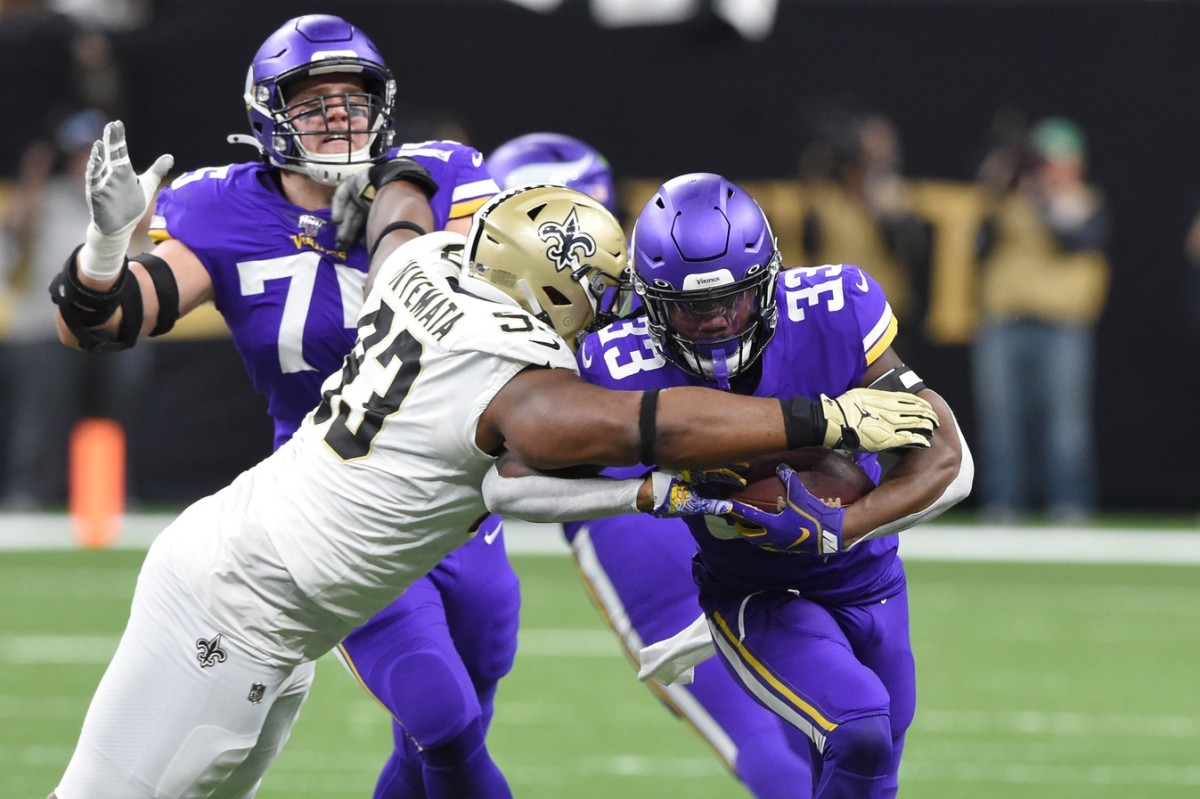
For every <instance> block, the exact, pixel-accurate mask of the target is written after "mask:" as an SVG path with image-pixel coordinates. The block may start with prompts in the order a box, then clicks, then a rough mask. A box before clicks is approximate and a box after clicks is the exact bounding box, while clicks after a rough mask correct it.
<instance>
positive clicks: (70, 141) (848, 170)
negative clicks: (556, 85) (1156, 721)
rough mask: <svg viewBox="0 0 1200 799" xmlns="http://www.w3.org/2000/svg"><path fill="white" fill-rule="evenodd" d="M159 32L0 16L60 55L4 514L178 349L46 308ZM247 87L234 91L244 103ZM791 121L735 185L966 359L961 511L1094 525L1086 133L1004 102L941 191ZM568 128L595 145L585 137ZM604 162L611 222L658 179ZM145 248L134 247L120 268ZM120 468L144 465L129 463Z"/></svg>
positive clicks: (417, 130) (18, 183)
mask: <svg viewBox="0 0 1200 799" xmlns="http://www.w3.org/2000/svg"><path fill="white" fill-rule="evenodd" d="M152 20H153V4H152V3H151V2H149V0H124V1H123V2H116V1H114V0H90V1H89V0H58V2H37V1H36V0H23V1H16V0H3V2H0V26H4V27H6V28H8V33H9V34H12V33H13V32H14V31H16V30H18V29H23V30H28V31H29V33H30V35H37V36H40V37H48V38H49V39H50V40H53V41H54V42H57V43H58V45H59V46H61V48H62V52H64V53H66V55H67V60H68V68H67V69H66V73H65V74H66V76H67V85H66V86H65V87H64V91H63V92H62V93H61V94H60V95H59V96H57V97H55V98H54V99H53V102H49V103H47V104H46V105H45V106H44V107H43V108H41V109H39V111H38V112H36V113H34V112H31V113H25V114H20V115H14V116H12V117H10V120H9V122H8V123H7V124H9V125H20V126H22V128H23V132H22V139H23V140H25V141H26V142H27V146H26V147H25V149H24V151H23V152H22V153H21V155H20V159H19V167H18V169H17V171H16V172H15V173H14V174H4V175H0V363H2V364H3V371H2V373H0V409H3V413H0V510H16V511H23V510H38V509H55V508H60V507H62V506H63V504H64V503H65V502H66V499H67V483H66V475H67V457H68V436H69V433H70V431H71V429H72V427H73V425H74V424H75V422H76V421H78V420H79V419H82V418H86V417H89V416H105V417H112V418H116V419H118V421H121V422H122V424H124V425H125V426H126V429H133V428H134V427H136V426H137V425H138V424H139V423H140V422H139V420H141V419H143V418H144V416H145V414H146V408H147V407H148V406H147V402H146V399H147V396H146V395H147V394H148V392H149V389H148V388H147V387H148V386H150V385H152V384H153V383H154V381H152V380H150V379H148V375H150V374H151V373H152V372H153V371H154V369H155V359H156V357H157V356H158V354H159V350H160V349H162V348H169V347H172V346H173V343H172V340H171V338H172V337H171V336H168V337H166V339H164V340H163V341H156V342H150V341H143V342H142V343H141V344H139V346H138V347H136V348H134V349H133V350H131V351H128V352H124V353H120V354H119V355H118V356H116V357H112V356H110V357H104V358H97V357H92V356H87V355H84V354H82V353H80V352H76V351H72V350H68V349H67V348H65V347H63V346H62V345H60V344H59V343H58V336H57V332H56V330H55V328H54V323H53V316H54V314H53V306H52V305H51V303H50V302H49V298H48V295H47V294H46V287H47V285H48V283H49V281H50V279H51V277H52V276H53V275H54V274H55V273H56V272H57V271H59V270H60V269H61V268H62V264H63V263H64V262H65V261H66V259H67V258H68V256H69V255H70V254H71V253H72V251H73V250H74V248H75V247H76V246H77V245H78V244H79V243H80V242H81V241H82V237H83V232H84V230H85V228H86V226H87V223H88V211H87V207H86V204H85V201H84V192H83V170H84V166H85V164H86V160H87V155H88V152H89V150H90V148H91V144H92V142H93V141H94V140H95V139H96V138H97V137H98V136H99V135H100V131H101V130H102V128H103V125H104V123H105V122H106V121H108V120H110V119H119V118H124V117H125V115H126V113H127V111H128V109H129V107H130V105H131V103H133V102H135V101H134V99H133V97H132V96H131V91H130V88H129V84H128V82H127V80H126V74H125V73H126V71H127V70H128V69H129V64H127V63H123V62H122V61H121V59H120V58H118V56H117V54H116V53H115V51H114V48H113V47H112V46H111V42H110V36H111V35H113V34H114V33H115V32H119V31H121V30H128V29H130V28H135V27H137V26H142V25H146V24H150V23H151V22H152ZM239 89H240V87H236V86H234V87H230V88H229V91H228V94H230V95H231V96H232V97H234V98H236V97H237V94H238V91H239ZM810 91H811V90H810ZM235 102H236V100H235ZM198 113H200V112H199V110H198ZM797 117H798V119H799V120H800V124H799V130H798V136H797V139H796V148H795V160H794V162H791V163H781V164H780V165H779V170H778V175H777V177H776V178H774V179H772V180H769V181H762V180H760V181H753V180H749V181H745V183H746V185H747V186H748V187H750V188H751V191H752V192H753V193H755V195H756V196H757V197H759V198H760V200H762V201H763V204H764V207H765V209H766V211H767V213H768V215H769V216H770V217H771V220H772V222H773V224H774V225H775V232H776V234H777V235H778V236H779V238H780V242H781V245H782V247H783V250H784V255H785V259H786V263H787V265H792V266H795V265H816V264H824V263H842V262H845V263H856V264H859V265H861V266H863V267H864V268H865V269H866V270H868V271H869V272H870V273H871V274H872V275H873V276H874V277H875V278H876V279H877V280H878V281H879V282H880V284H881V285H882V286H883V287H884V288H885V289H886V291H887V293H888V296H889V298H890V301H891V304H892V307H893V310H894V311H895V313H896V315H897V317H898V318H899V320H900V325H901V327H900V331H901V332H900V337H899V339H898V340H897V350H898V351H899V352H900V353H901V354H902V355H906V354H908V355H909V357H910V358H911V359H912V360H913V361H914V362H917V363H929V362H930V358H929V356H928V354H927V353H929V352H930V351H934V350H937V349H939V348H956V349H957V350H959V351H961V352H963V353H964V354H965V357H964V358H963V359H961V362H962V363H964V364H965V369H964V370H963V371H964V378H963V380H964V382H963V385H964V386H965V387H968V388H969V392H970V396H964V397H959V398H957V399H956V402H955V403H954V404H955V406H956V407H960V408H969V410H968V412H969V413H970V414H971V418H970V419H968V420H967V424H966V425H965V427H966V429H967V432H968V435H969V436H970V438H971V440H972V441H973V448H974V449H975V454H976V458H977V468H978V474H979V479H978V481H977V484H976V489H975V492H974V495H973V497H972V500H971V504H972V506H973V507H974V508H975V509H976V510H977V511H978V512H979V513H980V514H981V515H982V517H983V518H985V519H987V520H989V521H994V522H1000V523H1008V522H1014V521H1019V520H1022V519H1027V518H1031V517H1039V516H1045V517H1048V518H1050V519H1052V520H1054V521H1056V522H1062V523H1078V522H1086V521H1089V520H1091V519H1092V518H1093V517H1094V516H1095V515H1096V514H1097V513H1098V512H1099V511H1101V510H1102V509H1104V507H1105V503H1104V492H1103V490H1102V487H1103V484H1102V481H1101V476H1102V472H1103V470H1104V468H1105V464H1104V463H1103V461H1102V459H1101V458H1100V457H1099V450H1098V447H1097V442H1096V439H1097V436H1098V435H1102V434H1103V432H1104V429H1105V425H1104V424H1103V423H1101V422H1100V421H1098V420H1097V419H1096V417H1095V412H1094V406H1095V400H1096V390H1097V389H1096V373H1097V370H1098V368H1100V367H1099V366H1098V362H1097V361H1098V355H1097V343H1096V331H1097V325H1098V324H1099V322H1100V320H1101V318H1102V316H1103V314H1104V312H1105V310H1106V308H1107V307H1108V306H1109V304H1110V303H1114V302H1119V301H1120V298H1119V297H1114V296H1113V295H1112V292H1110V284H1111V281H1112V275H1113V272H1114V270H1121V269H1134V268H1136V266H1137V265H1136V264H1122V263H1113V262H1111V258H1110V255H1111V252H1110V242H1111V236H1112V235H1113V233H1114V231H1118V232H1119V231H1120V230H1121V224H1122V221H1121V219H1120V218H1114V215H1113V214H1112V212H1111V208H1110V204H1109V203H1108V201H1107V198H1106V195H1105V191H1104V187H1103V186H1099V185H1096V183H1095V182H1094V178H1093V176H1092V175H1091V174H1089V164H1090V161H1089V158H1090V152H1089V131H1087V130H1084V129H1083V127H1082V126H1081V125H1080V124H1079V123H1078V122H1076V121H1074V120H1073V119H1071V118H1069V117H1068V116H1066V115H1059V114H1057V113H1051V114H1048V115H1041V116H1037V117H1032V116H1031V115H1029V114H1028V113H1026V112H1025V111H1024V110H1022V108H1020V107H1019V106H1014V105H1005V106H1002V107H999V108H997V109H996V112H995V116H994V119H993V122H992V125H991V127H990V128H989V129H986V130H980V131H979V132H978V148H977V159H976V162H975V165H974V168H975V170H976V173H975V179H974V181H958V182H955V181H946V180H929V179H924V178H923V177H922V176H920V175H912V174H909V173H908V172H906V170H905V163H904V144H905V139H911V138H914V137H919V136H920V135H921V131H919V130H900V129H899V128H898V126H897V124H896V123H895V122H894V121H893V120H892V119H891V118H889V115H888V114H887V113H886V112H884V111H883V110H881V109H879V108H875V107H870V106H869V105H867V104H865V103H863V102H861V101H858V100H855V99H853V98H847V97H845V96H838V97H830V98H821V97H819V96H814V97H809V98H807V99H805V100H804V101H803V102H801V103H800V104H799V111H798V114H797ZM468 127H469V126H468V124H467V123H466V122H465V121H464V118H463V117H459V116H458V115H457V114H456V113H455V112H454V111H452V110H450V111H447V110H429V111H420V110H415V109H413V108H411V107H410V108H408V109H407V110H406V111H405V112H402V114H401V116H400V118H398V120H397V129H398V131H399V136H398V140H399V141H419V140H423V139H426V138H449V139H455V140H458V141H463V142H466V143H472V144H475V146H477V147H480V149H484V143H481V142H471V141H470V138H471V131H470V130H469V129H468ZM563 132H568V133H572V134H574V135H577V136H580V137H581V138H584V139H586V138H587V131H586V130H572V131H563ZM134 141H135V144H134V147H135V153H134V161H135V166H137V167H138V168H139V169H140V168H142V166H143V164H142V163H141V162H142V161H146V162H148V161H149V159H152V158H153V157H154V156H156V155H157V154H158V153H156V152H141V151H136V138H135V139H134ZM485 152H486V150H485ZM235 158H236V156H235ZM196 166H201V164H182V165H179V166H178V168H179V169H181V170H182V169H189V168H194V167H196ZM613 166H614V169H615V171H616V174H617V176H618V184H619V189H618V194H619V197H620V199H621V201H622V205H623V208H622V211H623V213H624V218H625V219H629V218H632V217H633V216H634V215H636V213H637V211H638V210H639V208H640V204H641V203H642V202H643V201H644V200H645V198H646V197H647V196H649V193H650V191H652V190H653V188H654V186H656V185H657V184H658V183H659V182H660V181H661V180H662V179H664V178H666V177H670V176H669V175H632V174H627V173H626V172H625V171H623V169H622V165H621V164H620V163H614V165H613ZM730 177H732V178H734V179H739V176H738V175H730ZM1197 178H1198V180H1200V170H1197ZM1198 194H1200V183H1198ZM1194 210H1195V211H1200V203H1198V204H1197V208H1196V209H1194ZM148 247H149V244H148V239H145V238H135V242H134V248H133V251H135V252H136V251H141V250H143V249H148ZM789 248H790V249H789ZM1178 252H1179V269H1180V270H1181V274H1182V275H1183V276H1184V277H1183V279H1182V280H1181V285H1184V286H1186V287H1187V291H1188V292H1189V298H1188V302H1187V303H1185V306H1186V308H1187V313H1188V314H1189V317H1188V318H1187V319H1186V320H1181V327H1182V328H1183V329H1186V330H1188V331H1189V332H1190V335H1192V336H1193V340H1194V341H1200V213H1198V214H1197V215H1196V218H1195V221H1193V222H1192V223H1191V225H1190V227H1188V226H1186V225H1181V227H1180V230H1179V246H1178ZM218 328H219V326H218ZM187 336H188V332H187V331H186V330H184V331H180V333H179V335H178V336H177V338H186V337H187ZM227 343H228V342H225V344H227ZM244 390H245V391H246V392H249V391H250V390H251V389H250V388H249V386H248V385H246V386H245V389H244ZM182 410H184V409H181V411H182ZM254 413H255V414H258V413H259V411H258V409H257V408H255V409H254ZM256 421H257V422H258V423H261V424H263V425H265V426H267V427H269V424H268V423H267V422H266V421H264V419H263V418H262V417H261V416H258V417H257V420H256ZM131 452H132V453H135V457H136V452H137V448H133V449H131ZM129 473H130V480H129V483H128V491H129V498H128V502H129V504H130V505H132V506H137V505H138V504H139V503H140V502H141V500H142V497H141V496H140V495H139V491H140V489H139V481H138V475H139V473H140V472H139V469H138V468H137V464H136V463H131V464H130V468H129ZM205 488H207V486H205V487H200V486H197V487H196V489H195V496H199V495H200V494H202V493H203V491H204V490H205ZM186 493H187V491H186V490H185V491H184V492H182V494H184V495H186ZM150 499H152V500H153V499H154V497H153V496H151V497H150Z"/></svg>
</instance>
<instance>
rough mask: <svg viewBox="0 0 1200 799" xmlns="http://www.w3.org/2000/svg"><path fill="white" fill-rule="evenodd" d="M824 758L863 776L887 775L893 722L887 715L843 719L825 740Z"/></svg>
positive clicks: (890, 754) (836, 765)
mask: <svg viewBox="0 0 1200 799" xmlns="http://www.w3.org/2000/svg"><path fill="white" fill-rule="evenodd" d="M824 755H825V757H824V759H825V762H826V763H827V764H830V763H831V762H832V765H833V766H834V767H835V768H837V769H839V770H841V771H845V772H849V773H851V774H858V775H862V776H864V777H875V776H880V775H883V774H886V773H887V771H888V769H889V768H891V763H892V725H891V720H890V719H889V718H888V717H887V716H866V717H864V718H861V719H851V720H850V721H843V722H842V723H841V724H839V725H838V726H837V729H835V730H834V731H833V732H831V733H829V736H828V737H827V738H826V739H825V752H824Z"/></svg>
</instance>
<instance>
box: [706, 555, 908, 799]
mask: <svg viewBox="0 0 1200 799" xmlns="http://www.w3.org/2000/svg"><path fill="white" fill-rule="evenodd" d="M705 573H706V572H705V570H704V568H703V566H700V565H698V566H697V575H698V579H699V581H700V583H701V585H702V591H701V597H702V599H701V601H702V603H703V604H704V609H705V612H706V613H707V615H708V620H709V627H710V629H711V630H712V632H713V640H714V641H715V642H716V645H717V651H718V653H719V654H720V657H721V660H722V661H723V662H724V664H725V666H726V668H727V669H728V672H729V674H730V675H732V676H733V678H734V679H736V680H737V681H738V682H739V683H741V685H742V686H743V688H744V689H745V691H746V693H748V694H749V695H750V696H753V697H754V698H755V700H756V701H758V702H759V703H760V704H761V705H762V706H763V707H765V708H768V709H770V710H771V711H772V712H773V713H775V714H776V715H777V716H778V717H780V718H782V719H784V720H785V721H786V722H787V723H788V724H790V725H792V726H793V727H795V728H796V729H798V730H800V731H802V732H804V734H805V735H807V736H809V738H811V739H812V740H813V742H814V744H815V745H816V747H817V748H818V749H819V750H820V752H821V766H820V767H819V768H818V769H817V770H818V772H819V774H820V776H819V782H818V784H817V787H816V791H815V794H814V795H815V796H816V797H817V798H818V799H851V798H853V799H876V797H894V796H895V795H896V791H897V790H898V780H897V777H898V772H899V769H900V757H901V754H902V753H903V750H904V736H905V733H906V732H907V731H908V727H909V725H910V724H911V723H912V719H913V713H914V712H915V709H916V669H915V666H914V663H913V654H912V644H911V642H910V639H909V617H908V591H907V588H906V587H905V586H904V585H903V584H901V586H900V588H899V589H898V590H897V591H896V592H895V593H894V594H893V595H891V596H889V597H887V598H886V599H883V600H882V601H876V602H873V603H871V604H866V605H850V604H844V605H834V606H826V605H822V604H819V603H817V602H813V601H810V600H808V599H805V598H803V597H801V596H799V595H798V594H796V593H794V592H791V591H763V592H759V593H753V594H746V593H744V592H738V591H733V590H728V589H726V588H723V587H721V586H719V585H714V584H711V583H706V581H705V579H704V575H705Z"/></svg>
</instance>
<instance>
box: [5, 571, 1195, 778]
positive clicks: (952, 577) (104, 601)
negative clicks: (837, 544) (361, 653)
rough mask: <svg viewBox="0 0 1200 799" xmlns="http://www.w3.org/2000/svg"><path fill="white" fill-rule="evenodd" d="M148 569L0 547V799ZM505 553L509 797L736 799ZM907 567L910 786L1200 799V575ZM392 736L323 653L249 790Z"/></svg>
mask: <svg viewBox="0 0 1200 799" xmlns="http://www.w3.org/2000/svg"><path fill="white" fill-rule="evenodd" d="M141 557H142V555H141V553H140V552H137V551H132V552H131V551H93V552H81V551H69V550H68V551H58V552H0V606H2V607H3V608H4V612H3V614H2V615H0V797H4V799H8V798H9V797H27V798H28V797H35V798H36V799H41V797H43V796H45V794H46V793H47V792H48V791H49V790H50V789H51V788H52V787H53V785H54V781H55V779H56V778H57V777H58V775H59V774H60V772H61V770H62V768H63V766H64V765H65V764H66V761H67V759H68V757H69V755H70V752H71V749H72V746H73V744H74V742H75V738H76V734H77V732H78V728H79V723H80V720H81V718H82V716H83V713H84V710H85V708H86V705H87V701H88V699H89V697H90V695H91V691H92V690H93V688H94V686H95V682H96V680H97V679H98V678H99V675H100V673H101V671H102V670H103V668H104V665H105V663H106V662H107V659H108V657H109V655H110V654H111V652H112V650H113V648H114V647H115V645H116V638H117V635H118V634H119V632H120V630H121V627H122V625H123V622H124V619H125V614H126V610H127V605H128V600H129V596H130V594H131V592H132V589H133V583H134V578H135V575H136V571H137V567H138V564H139V563H140V560H141ZM514 563H515V565H516V567H517V570H518V572H519V573H520V574H521V577H522V580H523V585H524V595H525V605H524V611H523V617H522V637H521V648H520V654H519V655H518V659H517V665H516V668H515V670H514V672H513V673H512V674H511V675H510V676H509V677H508V678H506V680H505V681H504V682H503V683H502V685H501V689H500V695H499V698H498V712H497V716H496V721H495V724H494V727H493V733H492V747H493V749H494V751H495V754H496V759H497V760H498V762H499V763H500V765H501V767H502V768H503V769H504V771H505V773H506V774H507V775H508V777H509V780H510V782H511V784H512V787H513V792H514V794H515V795H516V796H517V797H520V798H521V799H525V798H528V799H540V798H541V797H547V798H548V797H562V796H570V797H572V799H591V797H609V796H617V797H622V799H638V798H639V797H654V799H666V797H677V796H680V797H688V798H689V799H705V798H706V797H738V796H744V795H745V794H744V792H743V791H741V789H740V788H739V786H738V784H737V783H736V782H735V780H734V779H733V778H732V777H730V776H729V775H728V774H726V773H725V772H724V770H723V769H722V768H721V766H720V765H719V764H718V762H717V760H716V758H715V757H714V756H712V755H711V754H710V753H709V751H708V750H707V749H706V747H705V746H704V745H703V744H701V743H700V741H699V739H698V738H696V737H695V735H694V734H693V733H692V732H691V731H690V730H689V729H688V728H687V727H685V726H684V725H683V724H682V723H680V722H678V721H676V720H675V719H673V718H672V717H671V716H669V715H668V714H667V713H666V712H665V711H664V710H663V709H662V708H661V707H660V706H659V705H658V704H657V701H656V700H655V699H654V698H653V697H652V695H651V694H650V693H649V692H648V691H647V690H646V689H645V688H644V687H643V686H641V685H639V684H638V683H637V681H636V680H635V678H634V672H633V668H632V666H631V665H630V664H629V663H628V662H627V661H626V660H625V659H624V657H623V656H622V655H620V654H619V653H618V649H617V647H616V644H615V641H614V640H613V639H612V638H611V634H610V633H609V632H608V630H607V629H606V628H603V627H602V626H601V623H600V620H599V616H598V614H597V613H596V612H595V610H593V608H592V607H591V605H590V604H589V603H588V600H587V599H586V596H585V594H584V592H583V590H582V589H581V587H580V585H579V583H578V582H577V578H576V576H575V573H574V569H573V567H572V564H571V562H570V560H569V559H567V558H565V557H563V556H540V557H539V556H514ZM909 576H910V582H911V595H912V606H913V608H912V609H913V636H914V639H915V645H916V650H917V662H918V669H919V675H920V691H921V694H920V704H919V706H918V712H917V719H916V722H915V724H914V726H913V728H912V729H911V730H910V732H909V738H908V750H907V753H906V757H905V763H904V767H903V771H902V775H901V787H902V790H901V795H902V796H905V797H919V798H920V799H943V798H944V799H950V798H951V797H953V799H963V797H983V798H987V799H991V797H1022V799H1052V798H1053V799H1062V798H1063V797H1079V798H1080V799H1118V797H1119V798H1120V799H1137V798H1138V797H1144V798H1145V799H1174V798H1178V799H1184V797H1187V798H1188V799H1192V798H1193V797H1196V796H1200V689H1198V688H1197V683H1198V682H1200V570H1198V569H1197V568H1196V567H1195V566H1137V567H1131V566H1119V565H1062V564H1053V565H1049V564H1047V565H1030V564H1020V565H1016V564H997V563H935V562H915V563H910V564H909ZM831 678H832V679H836V675H832V676H831ZM389 746H390V738H389V732H388V725H387V722H386V718H385V716H384V714H383V711H382V710H380V709H379V708H378V707H377V706H376V705H374V704H373V702H372V701H371V700H369V699H368V698H367V697H366V696H365V695H364V694H362V693H361V692H360V690H359V689H358V687H357V686H356V685H355V684H354V683H353V682H352V681H351V680H350V679H349V677H348V675H346V674H345V673H344V672H343V671H342V669H341V667H340V666H339V665H338V664H337V663H336V662H334V661H332V660H330V659H328V658H326V659H324V660H322V661H321V663H320V667H319V669H318V675H317V682H316V685H315V687H314V690H313V693H312V697H311V698H310V700H309V703H308V705H307V706H306V709H305V712H304V714H303V715H302V716H301V719H300V722H299V724H298V725H297V727H296V730H295V732H294V734H293V737H292V740H291V742H290V743H289V745H288V748H287V750H286V751H285V752H284V754H283V756H282V757H281V758H280V760H279V761H278V762H277V763H276V765H275V766H274V768H273V769H272V770H271V771H270V772H269V773H268V775H267V778H266V781H265V784H264V787H263V790H262V791H261V792H260V794H259V796H260V797H261V798H262V799H285V798H287V799H294V798H295V797H309V798H311V799H335V798H336V799H342V798H343V797H369V796H370V793H371V787H372V785H373V783H374V776H375V772H376V770H377V768H378V766H379V765H380V764H381V763H382V760H383V758H384V756H385V754H386V752H387V751H388V748H389Z"/></svg>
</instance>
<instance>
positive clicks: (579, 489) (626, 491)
mask: <svg viewBox="0 0 1200 799" xmlns="http://www.w3.org/2000/svg"><path fill="white" fill-rule="evenodd" d="M483 499H484V503H485V504H486V505H487V509H488V510H489V511H490V512H492V513H499V514H501V515H503V516H507V517H510V518H514V519H524V520H525V521H530V522H571V521H583V520H586V519H601V518H605V517H608V516H620V515H623V514H626V513H633V512H635V511H638V510H650V509H651V508H652V507H653V491H652V490H651V488H650V480H649V479H648V478H636V479H630V480H609V479H607V478H604V477H580V478H562V477H553V476H551V475H547V474H541V473H538V472H533V471H527V472H526V473H525V474H522V475H520V476H512V475H510V476H502V474H501V471H500V470H499V469H497V468H496V467H495V466H493V467H492V468H491V469H490V470H488V473H487V474H486V475H485V476H484V478H483Z"/></svg>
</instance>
